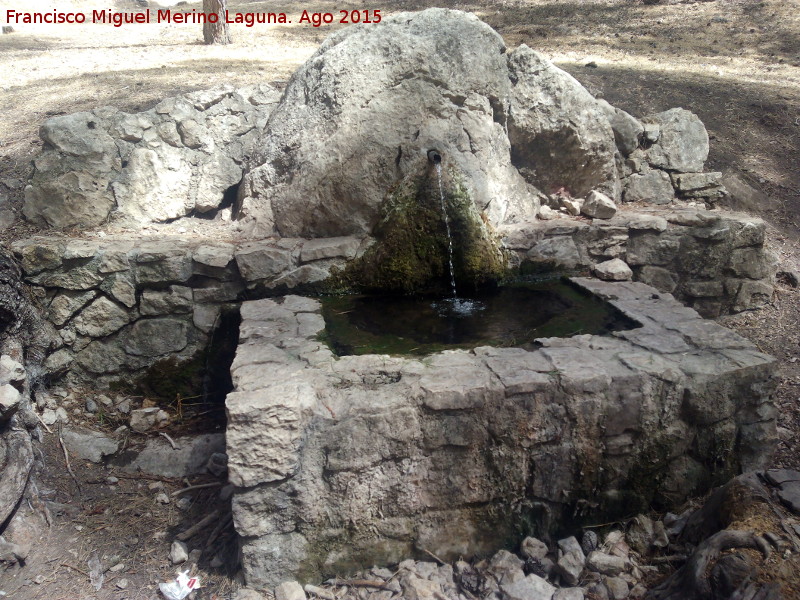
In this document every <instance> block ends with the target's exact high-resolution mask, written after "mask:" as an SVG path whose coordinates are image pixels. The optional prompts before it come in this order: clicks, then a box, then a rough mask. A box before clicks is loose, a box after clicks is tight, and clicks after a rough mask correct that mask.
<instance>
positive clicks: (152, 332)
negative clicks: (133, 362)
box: [123, 318, 189, 356]
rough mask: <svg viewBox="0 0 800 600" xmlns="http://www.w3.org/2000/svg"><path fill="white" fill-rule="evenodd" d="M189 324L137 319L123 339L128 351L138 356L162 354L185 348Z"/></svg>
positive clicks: (167, 319) (164, 319)
mask: <svg viewBox="0 0 800 600" xmlns="http://www.w3.org/2000/svg"><path fill="white" fill-rule="evenodd" d="M188 334H189V326H188V324H187V323H186V322H185V321H179V320H177V319H170V318H156V319H145V320H140V321H136V322H135V323H134V324H133V325H132V326H131V327H130V329H128V331H127V335H126V336H125V339H124V341H123V347H124V349H125V351H126V352H128V353H129V354H133V355H136V356H161V355H162V354H169V353H171V352H177V351H179V350H183V349H184V348H185V347H186V344H188V342H189V339H188Z"/></svg>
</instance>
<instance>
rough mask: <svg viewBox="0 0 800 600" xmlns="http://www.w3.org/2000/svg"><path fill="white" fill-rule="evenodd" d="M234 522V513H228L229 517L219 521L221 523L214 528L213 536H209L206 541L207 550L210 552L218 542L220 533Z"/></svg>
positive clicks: (226, 516)
mask: <svg viewBox="0 0 800 600" xmlns="http://www.w3.org/2000/svg"><path fill="white" fill-rule="evenodd" d="M232 520H233V513H228V514H227V515H225V518H224V519H220V520H219V523H217V526H216V527H214V530H213V531H212V532H211V535H209V536H208V540H207V541H206V547H205V549H206V550H209V549H210V548H211V546H212V545H213V544H214V542H215V541H216V539H217V536H219V534H220V532H221V531H222V530H223V529H224V528H225V526H226V525H227V524H228V523H230V522H231V521H232Z"/></svg>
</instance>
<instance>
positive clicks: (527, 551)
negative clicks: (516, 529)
mask: <svg viewBox="0 0 800 600" xmlns="http://www.w3.org/2000/svg"><path fill="white" fill-rule="evenodd" d="M520 552H521V554H522V556H524V557H525V558H537V559H542V558H544V557H545V556H547V553H548V549H547V544H545V543H544V542H542V541H541V540H538V539H536V538H535V537H526V538H525V539H524V540H522V546H521V547H520Z"/></svg>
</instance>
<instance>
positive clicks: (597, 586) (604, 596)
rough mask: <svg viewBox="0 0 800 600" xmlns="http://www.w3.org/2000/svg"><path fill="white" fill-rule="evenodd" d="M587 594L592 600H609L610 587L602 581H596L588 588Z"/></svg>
mask: <svg viewBox="0 0 800 600" xmlns="http://www.w3.org/2000/svg"><path fill="white" fill-rule="evenodd" d="M586 594H587V595H588V596H589V598H591V599H592V600H609V598H610V596H609V593H608V588H606V586H605V585H603V584H602V583H600V582H599V581H598V582H595V583H592V584H591V585H589V586H588V587H587V588H586Z"/></svg>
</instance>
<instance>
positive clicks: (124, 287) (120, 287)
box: [100, 272, 136, 308]
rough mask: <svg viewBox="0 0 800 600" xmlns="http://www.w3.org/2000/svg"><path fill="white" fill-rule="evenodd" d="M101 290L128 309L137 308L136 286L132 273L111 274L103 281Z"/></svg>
mask: <svg viewBox="0 0 800 600" xmlns="http://www.w3.org/2000/svg"><path fill="white" fill-rule="evenodd" d="M100 289H102V290H103V291H104V292H106V293H108V294H109V295H110V296H111V297H112V298H114V300H116V301H118V302H120V303H122V304H124V305H125V306H127V307H128V308H133V307H134V306H136V284H135V283H134V281H133V277H132V276H131V274H130V273H125V272H118V273H113V274H111V275H110V276H109V277H107V278H106V279H105V281H103V283H102V284H101V286H100Z"/></svg>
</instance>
